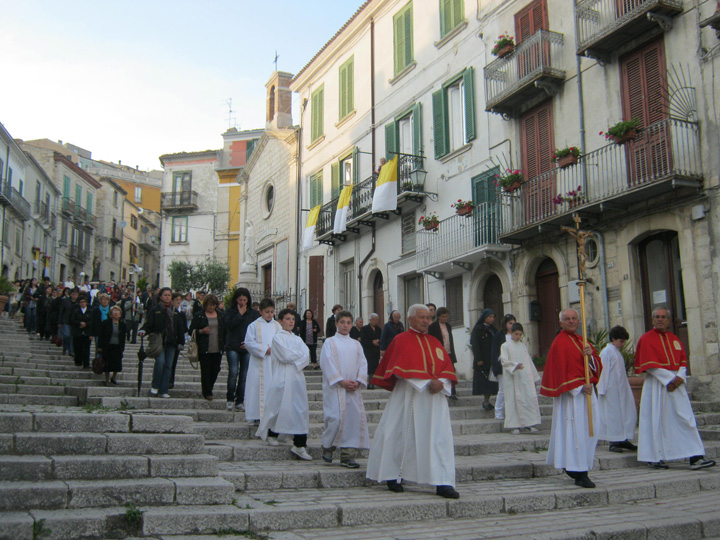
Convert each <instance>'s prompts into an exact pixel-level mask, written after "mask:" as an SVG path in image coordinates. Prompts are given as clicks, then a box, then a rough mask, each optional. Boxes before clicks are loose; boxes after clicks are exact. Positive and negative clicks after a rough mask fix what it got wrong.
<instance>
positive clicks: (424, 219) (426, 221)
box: [418, 212, 440, 231]
mask: <svg viewBox="0 0 720 540" xmlns="http://www.w3.org/2000/svg"><path fill="white" fill-rule="evenodd" d="M418 223H419V224H420V225H422V226H423V227H424V228H425V230H426V231H437V230H438V227H439V226H440V220H439V219H438V217H437V214H436V213H435V212H433V213H432V214H428V215H427V216H420V219H419V220H418Z"/></svg>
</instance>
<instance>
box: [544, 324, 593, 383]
mask: <svg viewBox="0 0 720 540" xmlns="http://www.w3.org/2000/svg"><path fill="white" fill-rule="evenodd" d="M590 346H591V347H592V345H590ZM582 350H583V338H582V337H580V336H579V335H577V334H570V333H569V332H566V331H565V330H563V331H562V332H560V333H559V334H558V335H557V336H556V337H555V340H554V341H553V342H552V345H551V346H550V352H549V353H548V355H547V362H546V363H545V370H544V372H543V378H542V386H541V387H540V394H542V395H543V396H548V397H558V396H559V395H560V394H562V393H564V392H567V391H569V390H572V389H573V388H577V387H578V386H582V385H583V384H585V362H584V361H583V354H582ZM593 361H594V363H595V365H594V366H593ZM601 371H602V363H601V362H600V356H599V355H598V353H597V352H596V351H595V349H594V348H593V356H592V359H590V382H591V383H594V384H597V382H598V379H599V377H600V372H601Z"/></svg>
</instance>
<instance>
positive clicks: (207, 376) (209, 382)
mask: <svg viewBox="0 0 720 540" xmlns="http://www.w3.org/2000/svg"><path fill="white" fill-rule="evenodd" d="M199 360H200V385H201V386H202V395H203V397H208V396H212V395H213V386H215V381H217V378H218V374H219V373H220V361H221V360H222V353H207V354H201V355H200V358H199Z"/></svg>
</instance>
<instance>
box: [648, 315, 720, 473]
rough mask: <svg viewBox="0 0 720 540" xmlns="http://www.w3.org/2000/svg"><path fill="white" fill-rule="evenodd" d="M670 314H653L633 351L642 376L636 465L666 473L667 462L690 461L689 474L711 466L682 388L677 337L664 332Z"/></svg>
mask: <svg viewBox="0 0 720 540" xmlns="http://www.w3.org/2000/svg"><path fill="white" fill-rule="evenodd" d="M670 323H671V318H670V311H669V310H668V309H667V308H664V307H658V308H655V309H654V310H653V312H652V324H653V329H652V330H650V331H649V332H647V333H645V334H643V335H642V337H641V338H640V339H639V340H638V344H637V348H636V350H635V371H636V372H637V373H642V372H645V373H647V377H645V383H644V384H643V392H642V397H641V398H640V429H639V436H638V461H646V462H648V463H649V464H650V465H651V466H652V467H654V468H656V469H667V468H668V465H667V464H666V463H665V460H670V459H684V458H689V460H690V468H691V469H693V470H697V469H706V468H708V467H712V466H714V465H715V461H713V460H706V459H705V457H704V456H705V447H704V445H703V443H702V440H701V439H700V434H699V433H698V430H697V424H696V423H695V414H694V413H693V410H692V405H691V404H690V397H689V396H688V393H687V390H686V389H685V379H686V378H687V356H686V355H685V349H684V348H683V346H682V343H681V342H680V339H678V337H677V336H676V335H675V334H673V333H671V332H668V330H667V329H668V327H669V326H670Z"/></svg>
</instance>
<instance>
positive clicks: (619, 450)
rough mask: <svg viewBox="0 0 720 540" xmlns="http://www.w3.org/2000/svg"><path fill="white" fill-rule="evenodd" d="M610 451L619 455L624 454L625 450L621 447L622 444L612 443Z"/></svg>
mask: <svg viewBox="0 0 720 540" xmlns="http://www.w3.org/2000/svg"><path fill="white" fill-rule="evenodd" d="M608 450H610V451H611V452H617V453H618V454H622V453H623V449H622V448H621V447H620V443H610V446H609V447H608Z"/></svg>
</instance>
